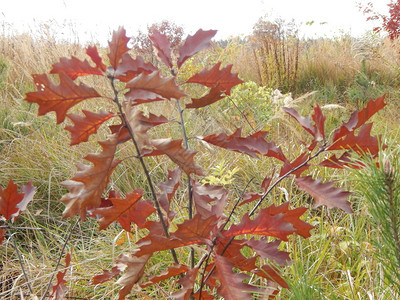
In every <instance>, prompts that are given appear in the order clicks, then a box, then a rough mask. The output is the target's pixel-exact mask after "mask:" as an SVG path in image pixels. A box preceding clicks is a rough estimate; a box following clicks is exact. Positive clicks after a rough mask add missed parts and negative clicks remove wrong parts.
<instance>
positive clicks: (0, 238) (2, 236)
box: [0, 228, 7, 245]
mask: <svg viewBox="0 0 400 300" xmlns="http://www.w3.org/2000/svg"><path fill="white" fill-rule="evenodd" d="M6 233H7V231H6V230H5V229H4V228H0V245H1V244H2V243H3V241H4V239H5V237H6Z"/></svg>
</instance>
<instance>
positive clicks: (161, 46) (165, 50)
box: [149, 30, 172, 68]
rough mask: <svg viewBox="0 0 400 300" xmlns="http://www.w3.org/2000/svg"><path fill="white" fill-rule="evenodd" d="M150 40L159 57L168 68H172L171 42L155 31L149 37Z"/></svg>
mask: <svg viewBox="0 0 400 300" xmlns="http://www.w3.org/2000/svg"><path fill="white" fill-rule="evenodd" d="M149 39H150V40H151V41H152V42H153V46H154V47H155V48H156V50H157V56H158V57H159V58H160V59H161V60H162V61H163V62H164V63H165V64H166V65H167V66H168V67H170V68H172V59H171V43H170V42H169V40H168V38H167V36H166V35H165V34H162V33H160V32H159V31H158V30H154V31H153V33H152V34H151V35H150V36H149Z"/></svg>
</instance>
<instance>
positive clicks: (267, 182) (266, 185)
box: [239, 176, 272, 206]
mask: <svg viewBox="0 0 400 300" xmlns="http://www.w3.org/2000/svg"><path fill="white" fill-rule="evenodd" d="M271 181H272V176H271V177H265V178H264V180H263V182H262V183H261V188H262V191H263V192H262V193H261V194H259V193H253V192H250V193H246V194H244V195H243V201H242V202H240V204H239V206H242V205H244V204H246V203H250V202H253V201H255V200H257V199H260V198H261V197H262V196H263V195H264V194H265V193H266V192H267V190H268V188H269V185H270V184H271Z"/></svg>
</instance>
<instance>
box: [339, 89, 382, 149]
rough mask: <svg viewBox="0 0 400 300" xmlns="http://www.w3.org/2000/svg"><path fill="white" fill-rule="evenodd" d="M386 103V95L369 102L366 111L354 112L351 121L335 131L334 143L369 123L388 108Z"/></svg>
mask: <svg viewBox="0 0 400 300" xmlns="http://www.w3.org/2000/svg"><path fill="white" fill-rule="evenodd" d="M384 101H385V95H383V96H382V97H379V98H377V99H375V100H372V99H371V100H370V101H368V103H367V106H366V107H365V108H364V109H362V110H360V111H355V112H353V113H352V114H351V116H350V119H349V121H348V122H346V123H344V124H343V125H342V126H341V127H340V128H339V129H337V130H335V132H334V134H333V141H334V142H335V141H337V140H338V139H340V138H341V137H344V136H345V135H347V134H349V133H350V132H352V131H354V130H356V129H357V128H359V127H361V126H362V125H363V124H365V122H367V121H368V120H369V119H370V118H371V117H372V116H373V115H374V114H375V113H377V112H378V111H379V110H381V109H382V108H384V107H385V106H386V103H385V102H384Z"/></svg>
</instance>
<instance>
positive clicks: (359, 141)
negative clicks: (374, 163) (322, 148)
mask: <svg viewBox="0 0 400 300" xmlns="http://www.w3.org/2000/svg"><path fill="white" fill-rule="evenodd" d="M371 129H372V123H368V124H364V125H362V126H361V128H360V131H359V132H358V135H355V133H354V131H351V132H350V133H348V134H347V135H346V136H344V137H343V138H342V139H339V140H336V142H334V143H333V144H332V145H331V146H329V147H328V148H327V149H326V150H342V149H352V150H353V151H355V152H357V153H359V154H364V153H368V152H369V153H370V154H372V155H376V154H377V153H378V152H379V141H378V138H377V137H373V136H371ZM384 147H385V146H384Z"/></svg>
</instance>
